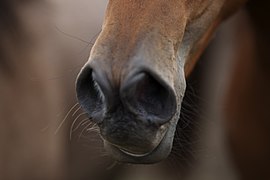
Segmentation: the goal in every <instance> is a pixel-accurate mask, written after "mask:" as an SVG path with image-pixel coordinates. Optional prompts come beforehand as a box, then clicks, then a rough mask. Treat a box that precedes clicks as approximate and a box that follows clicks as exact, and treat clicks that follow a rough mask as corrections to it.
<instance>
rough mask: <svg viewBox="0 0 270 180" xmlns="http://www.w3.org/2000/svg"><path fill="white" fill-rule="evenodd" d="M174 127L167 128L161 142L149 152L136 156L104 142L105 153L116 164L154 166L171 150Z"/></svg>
mask: <svg viewBox="0 0 270 180" xmlns="http://www.w3.org/2000/svg"><path fill="white" fill-rule="evenodd" d="M175 127H176V124H175V125H171V126H169V128H168V130H167V132H166V134H165V135H164V137H163V139H162V140H161V142H160V143H159V144H158V145H157V146H156V147H155V148H154V149H153V150H152V151H150V152H147V153H143V154H137V153H131V152H129V151H127V150H125V149H122V148H121V147H118V146H115V145H113V144H111V143H110V142H108V141H106V140H104V147H105V149H106V150H107V152H108V153H109V154H110V155H111V156H112V157H113V158H114V159H115V160H116V161H118V162H122V163H132V164H154V163H158V162H160V161H162V160H164V159H166V158H167V157H168V156H169V154H170V152H171V149H172V144H173V137H174V132H175Z"/></svg>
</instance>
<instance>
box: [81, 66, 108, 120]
mask: <svg viewBox="0 0 270 180" xmlns="http://www.w3.org/2000/svg"><path fill="white" fill-rule="evenodd" d="M76 92H77V98H78V101H79V103H80V105H81V106H82V108H83V109H84V110H85V111H86V112H87V113H88V114H89V116H90V117H91V118H92V119H93V120H94V121H96V122H99V121H100V120H101V116H102V114H103V109H104V103H103V102H104V96H103V93H102V91H101V88H100V87H99V84H98V83H97V82H96V81H95V79H94V73H93V70H92V69H91V68H90V67H87V66H86V67H84V68H83V69H82V71H81V72H80V74H79V75H78V77H77V82H76Z"/></svg>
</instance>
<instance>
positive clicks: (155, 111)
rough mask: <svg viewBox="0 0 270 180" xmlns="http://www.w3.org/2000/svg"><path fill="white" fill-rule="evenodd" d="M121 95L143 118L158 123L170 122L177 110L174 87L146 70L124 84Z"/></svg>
mask: <svg viewBox="0 0 270 180" xmlns="http://www.w3.org/2000/svg"><path fill="white" fill-rule="evenodd" d="M121 97H122V101H123V103H124V104H126V105H127V107H128V108H129V109H130V110H132V111H133V112H134V113H135V114H138V115H139V116H141V119H142V120H145V121H149V120H150V122H151V123H155V124H158V125H162V124H165V123H166V122H168V121H169V120H170V119H171V118H172V117H173V116H174V114H175V112H176V96H175V93H174V91H173V90H172V88H171V87H169V85H167V84H166V83H164V82H162V81H161V80H160V79H159V78H158V77H157V78H154V77H153V76H151V75H150V74H147V73H144V72H143V73H140V74H137V75H136V76H134V77H132V78H131V79H130V80H129V81H128V82H127V83H126V84H124V86H123V88H122V90H121Z"/></svg>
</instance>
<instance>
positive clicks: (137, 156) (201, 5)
mask: <svg viewBox="0 0 270 180" xmlns="http://www.w3.org/2000/svg"><path fill="white" fill-rule="evenodd" d="M246 3H247V1H246V0H237V1H232V0H218V1H211V0H197V1H195V0H192V1H186V0H172V1H170V2H167V1H163V0H153V1H143V0H134V1H129V0H113V1H112V0H111V1H109V3H108V6H107V10H106V15H105V18H104V23H103V26H102V31H101V33H100V35H99V36H98V38H97V40H96V42H95V44H94V46H93V48H92V50H91V53H90V57H89V60H88V62H86V64H85V65H84V67H83V68H82V70H81V72H80V73H79V75H78V78H77V82H76V91H77V98H78V101H79V103H80V104H81V106H82V107H83V109H84V110H85V111H86V112H87V113H88V115H89V118H90V119H91V121H92V122H94V123H96V124H97V125H98V127H99V130H100V135H101V138H102V139H103V141H104V148H105V149H106V150H107V151H108V153H109V154H111V156H112V157H113V158H114V159H116V160H117V161H119V162H123V163H133V164H153V163H157V162H160V161H162V160H164V159H166V158H167V157H168V156H169V154H170V152H171V150H172V148H173V140H174V137H175V132H177V131H178V129H177V128H178V125H179V124H181V121H182V119H181V118H179V117H180V114H181V112H182V111H183V109H182V108H181V105H182V102H183V99H184V97H185V90H186V79H188V78H189V76H190V74H191V73H192V71H193V69H194V66H195V65H196V63H197V61H198V59H199V58H200V56H201V54H202V53H203V52H204V50H205V49H206V47H207V46H208V44H209V42H210V40H211V39H212V37H213V35H214V32H215V31H216V29H217V28H218V27H219V25H220V24H221V23H222V22H223V21H225V20H226V19H228V17H230V16H232V15H233V14H234V13H235V12H236V11H238V9H240V8H241V7H242V6H244V5H245V4H246ZM254 4H255V5H254ZM248 5H249V6H248V8H247V11H248V13H249V15H250V17H251V18H250V21H251V23H250V24H249V23H246V24H247V26H248V27H255V28H254V32H252V33H250V35H251V37H253V35H254V34H255V35H254V38H257V39H258V41H255V40H254V39H253V40H252V39H251V40H250V39H249V38H247V39H248V40H250V41H249V43H248V44H253V46H251V47H249V49H248V52H250V53H251V52H253V54H251V56H248V55H247V56H245V53H246V52H243V51H244V50H246V48H243V49H244V50H243V49H241V48H240V50H241V51H239V53H238V56H236V57H235V62H236V67H235V68H234V69H235V71H234V72H233V74H232V78H231V81H230V83H229V86H228V87H229V89H230V90H229V91H228V94H227V96H226V98H225V99H226V103H227V104H229V105H227V106H225V107H227V108H225V109H226V112H227V115H226V118H225V124H226V133H227V137H228V139H229V142H230V143H231V144H230V147H231V151H232V156H233V157H234V159H235V164H237V165H239V167H238V169H239V171H240V172H241V173H242V175H243V177H244V179H249V178H250V177H254V173H253V172H254V171H252V168H254V164H253V162H255V164H256V167H262V168H256V171H255V172H257V173H258V172H261V173H260V174H261V175H262V177H266V174H267V171H266V170H267V169H268V166H267V165H266V164H267V162H269V161H268V160H266V159H269V158H266V159H264V158H265V157H268V156H267V152H269V143H268V142H267V141H268V140H269V138H268V137H269V136H267V135H269V133H268V132H269V124H268V123H267V122H268V121H266V119H269V117H270V116H269V113H268V111H267V107H269V102H270V101H269V96H267V92H268V90H269V83H268V82H269V61H268V59H267V58H268V57H269V55H268V53H267V46H265V44H267V43H266V40H265V39H264V37H267V38H266V39H268V37H269V36H268V33H267V31H266V30H267V29H268V28H267V26H265V24H264V21H263V20H265V18H266V17H267V14H266V11H263V12H260V11H259V8H257V9H256V7H264V6H265V7H269V5H268V3H263V2H257V3H256V2H255V1H251V2H249V3H248ZM252 23H253V24H252ZM251 29H252V28H251ZM257 39H256V40H257ZM239 43H240V44H241V43H242V44H241V45H242V46H241V47H246V46H244V45H245V44H244V41H243V39H242V41H240V42H239ZM256 43H257V46H258V47H259V48H257V47H256V46H255V45H254V44H256ZM240 52H241V53H240ZM247 54H248V53H247ZM241 69H242V70H243V71H244V72H242V73H241V74H240V75H239V71H241ZM249 80H250V81H249ZM256 87H258V88H256ZM254 94H256V95H258V97H257V96H254ZM236 101H237V102H236ZM261 102H263V103H264V105H263V106H261V105H260V103H261ZM231 104H233V106H231ZM254 104H257V107H258V108H254V106H253V105H254ZM258 114H259V115H260V116H259V122H256V121H255V120H254V119H256V116H258ZM246 121H247V122H246ZM242 126H243V129H241V128H242ZM253 128H255V129H253ZM253 130H256V133H257V135H256V136H254V135H253V134H250V136H249V138H248V134H249V132H252V131H253ZM260 130H263V131H260ZM180 131H181V130H180ZM251 140H252V141H251ZM259 147H260V148H259ZM264 147H265V148H264ZM247 149H248V150H247ZM243 152H244V153H243ZM258 153H260V154H261V156H259V155H258ZM268 154H269V153H268ZM250 158H251V159H252V161H251V159H250ZM257 158H258V159H257ZM247 162H248V163H247ZM260 162H264V163H263V164H261V165H260ZM250 174H252V175H253V176H249V175H250ZM255 174H256V173H255ZM251 179H252V178H251Z"/></svg>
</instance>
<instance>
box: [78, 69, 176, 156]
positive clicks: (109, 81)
mask: <svg viewBox="0 0 270 180" xmlns="http://www.w3.org/2000/svg"><path fill="white" fill-rule="evenodd" d="M123 74H124V73H123ZM112 77H113V76H112V75H110V76H109V74H108V73H106V72H105V71H102V70H101V69H100V68H97V69H96V68H93V67H90V66H88V65H86V66H85V67H84V68H83V69H82V71H81V73H80V74H79V76H78V79H77V84H76V85H77V87H76V90H77V97H78V100H79V103H80V104H81V106H82V107H83V108H84V109H85V110H86V111H87V113H88V114H89V116H90V119H91V120H92V121H94V122H96V123H97V124H98V126H99V128H100V134H101V136H102V137H103V139H104V141H105V142H106V143H107V144H109V145H110V146H113V147H114V148H117V149H119V150H120V151H121V152H122V153H127V154H129V155H132V154H133V155H134V156H135V155H140V156H142V155H145V154H148V153H150V152H152V151H153V150H154V149H156V148H157V147H158V146H159V144H160V143H161V142H162V140H163V139H164V137H165V135H166V133H167V130H168V127H169V124H170V123H168V122H170V120H171V119H172V118H173V117H174V115H175V113H176V111H177V110H176V108H177V105H176V104H177V103H176V95H175V93H174V91H173V87H170V85H168V84H167V83H166V82H165V81H164V80H163V79H162V78H161V77H159V76H158V75H156V74H155V73H153V72H151V71H150V70H149V71H145V70H138V71H137V70H136V71H132V72H130V73H128V74H126V75H125V76H124V77H121V78H119V79H122V81H121V82H120V83H118V84H116V83H115V82H119V81H116V80H114V79H113V78H112Z"/></svg>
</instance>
